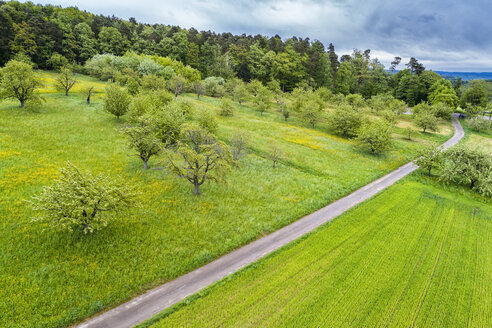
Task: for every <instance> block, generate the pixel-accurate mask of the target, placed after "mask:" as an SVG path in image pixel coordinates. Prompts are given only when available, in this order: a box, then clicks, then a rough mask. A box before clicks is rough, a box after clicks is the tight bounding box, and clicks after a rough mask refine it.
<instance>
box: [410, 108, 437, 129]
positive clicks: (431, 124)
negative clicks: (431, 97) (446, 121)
mask: <svg viewBox="0 0 492 328" xmlns="http://www.w3.org/2000/svg"><path fill="white" fill-rule="evenodd" d="M413 122H414V124H415V125H416V126H417V127H419V128H421V129H422V130H423V131H424V132H426V131H427V130H430V131H434V132H436V131H438V128H437V117H436V116H435V115H434V114H433V113H432V112H431V113H429V112H420V113H418V114H416V115H414V118H413Z"/></svg>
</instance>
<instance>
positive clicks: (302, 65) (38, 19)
mask: <svg viewBox="0 0 492 328" xmlns="http://www.w3.org/2000/svg"><path fill="white" fill-rule="evenodd" d="M18 53H23V54H26V55H28V56H29V57H31V59H32V61H33V62H34V63H35V65H36V66H37V67H38V68H40V69H57V68H59V67H61V66H66V65H67V64H71V65H73V66H74V67H75V69H76V70H78V71H81V72H84V67H83V65H84V64H85V63H86V62H87V61H89V60H90V59H92V58H94V56H96V55H98V54H112V55H114V56H123V55H128V54H130V55H131V54H139V55H145V56H150V58H152V56H154V58H156V57H163V58H167V61H166V62H164V63H162V62H161V64H164V65H165V66H170V63H171V61H177V62H179V63H180V64H179V65H181V64H182V65H184V67H186V68H187V69H188V72H195V73H196V74H193V73H191V74H192V75H194V76H195V78H199V77H201V78H207V77H220V78H223V79H225V80H228V79H230V78H232V77H237V78H239V79H241V80H243V81H245V82H250V81H252V80H253V81H260V82H261V83H263V84H265V85H266V84H267V83H268V82H270V81H276V82H278V84H279V85H280V88H281V90H282V91H292V90H293V89H294V88H295V87H296V86H298V85H300V84H304V85H308V86H311V87H312V88H319V87H326V88H328V89H329V90H330V91H331V93H333V94H344V95H347V94H360V95H362V96H363V97H364V98H365V99H369V98H371V97H372V96H375V95H378V94H382V93H389V94H391V95H392V96H394V97H395V98H397V99H400V100H403V101H405V102H406V103H407V104H408V105H409V106H414V105H416V104H419V103H420V102H422V101H431V102H432V101H433V99H432V97H431V93H433V92H435V90H436V89H439V92H440V93H441V95H442V97H446V102H447V103H448V105H450V106H452V107H453V108H456V107H457V106H458V105H459V104H460V105H461V107H463V108H466V107H467V106H468V105H472V106H482V107H484V106H485V105H486V102H487V96H486V92H485V84H484V82H482V81H480V82H478V83H474V84H476V87H475V88H472V89H473V90H472V91H467V92H468V94H466V95H465V94H464V93H465V92H464V88H463V87H462V83H461V80H460V79H456V80H454V81H453V84H452V85H451V84H449V83H447V82H446V83H445V82H443V81H442V78H441V77H440V75H439V74H437V73H435V72H433V71H428V70H426V69H425V67H424V66H423V65H422V64H421V63H419V61H418V60H417V59H415V58H411V59H410V61H409V62H408V63H406V64H404V63H401V58H400V57H395V59H394V61H393V62H392V65H391V67H389V68H385V67H384V66H383V65H382V64H381V63H380V62H379V61H378V59H377V58H372V57H371V51H370V49H366V50H358V49H354V51H353V53H352V54H343V55H341V54H337V53H336V50H335V46H334V45H333V44H332V43H330V44H329V45H328V46H326V45H324V44H323V43H322V42H320V41H318V40H310V39H309V38H307V37H306V38H302V37H296V36H293V37H290V38H287V39H283V38H282V37H280V36H279V35H275V36H272V37H267V36H263V35H259V34H258V35H254V36H252V35H246V34H242V35H233V34H231V33H220V34H217V33H214V32H211V31H197V30H196V29H194V28H190V29H183V28H180V27H178V26H169V25H164V24H152V25H151V24H143V23H139V22H137V21H136V19H134V18H130V19H129V20H128V21H127V20H123V19H119V18H116V17H114V16H113V17H106V16H102V15H94V14H91V13H88V12H85V11H81V10H78V9H77V8H75V7H68V8H61V7H58V6H52V5H35V4H33V3H31V2H27V3H19V2H17V1H10V2H5V1H0V65H4V64H5V63H6V62H8V61H9V60H10V59H12V58H13V57H14V56H15V55H16V54H18ZM120 68H121V66H120ZM125 68H126V74H131V71H130V69H129V68H128V67H125ZM174 68H175V67H174ZM117 70H118V66H117V65H114V63H113V64H112V65H111V67H109V68H106V69H105V71H104V72H97V74H98V75H99V77H103V78H104V79H112V80H114V79H115V77H116V76H115V74H116V71H117ZM194 70H196V71H194ZM90 73H94V72H90ZM120 73H121V72H120ZM140 73H142V72H140ZM162 73H163V75H166V74H167V75H168V76H170V75H172V74H173V73H174V72H173V71H170V70H164V71H163V72H162ZM177 73H180V72H177ZM198 73H199V75H198ZM198 76H199V77H198ZM460 101H461V103H460Z"/></svg>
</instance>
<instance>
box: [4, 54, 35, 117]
mask: <svg viewBox="0 0 492 328" xmlns="http://www.w3.org/2000/svg"><path fill="white" fill-rule="evenodd" d="M41 84H42V83H41V79H40V78H39V77H38V76H37V75H36V74H35V73H34V71H33V69H32V66H31V65H30V64H27V63H24V62H19V61H16V60H11V61H9V62H8V63H7V64H6V65H5V67H4V68H2V69H0V98H14V99H17V100H19V102H20V107H21V108H24V104H25V103H26V101H28V100H30V99H33V98H39V95H38V94H37V92H36V89H37V88H38V87H39V86H41Z"/></svg>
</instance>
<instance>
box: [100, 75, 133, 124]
mask: <svg viewBox="0 0 492 328" xmlns="http://www.w3.org/2000/svg"><path fill="white" fill-rule="evenodd" d="M130 102H131V98H130V96H129V95H128V93H127V92H126V90H124V89H122V88H120V87H119V86H117V85H116V84H114V83H112V84H110V85H109V86H107V87H106V96H105V97H104V110H105V111H106V112H108V113H110V114H112V115H114V116H116V120H117V121H118V122H119V121H120V116H123V115H125V114H126V112H127V111H128V107H129V106H130Z"/></svg>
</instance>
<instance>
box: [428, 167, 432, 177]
mask: <svg viewBox="0 0 492 328" xmlns="http://www.w3.org/2000/svg"><path fill="white" fill-rule="evenodd" d="M431 170H432V167H429V176H431Z"/></svg>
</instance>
